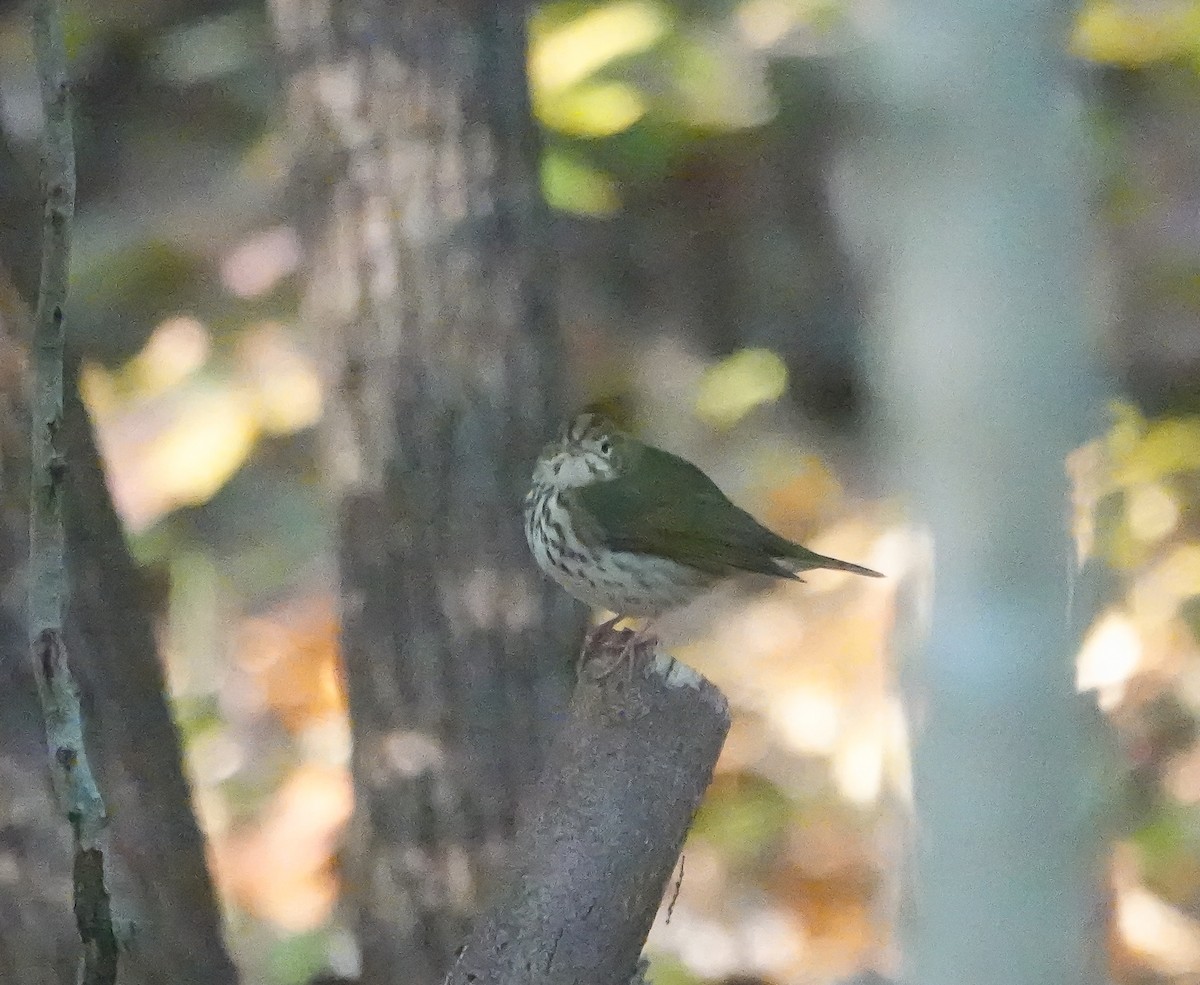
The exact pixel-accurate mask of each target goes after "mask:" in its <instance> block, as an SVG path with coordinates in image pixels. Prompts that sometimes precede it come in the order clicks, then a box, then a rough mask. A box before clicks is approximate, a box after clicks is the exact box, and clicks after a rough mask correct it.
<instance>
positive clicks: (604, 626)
mask: <svg viewBox="0 0 1200 985" xmlns="http://www.w3.org/2000/svg"><path fill="white" fill-rule="evenodd" d="M623 618H624V617H623V616H619V615H618V616H613V617H612V618H611V619H606V620H605V621H604V622H602V623H598V624H597V625H595V626H593V627H592V628H591V629H589V630H588V631H587V635H585V636H584V638H583V646H582V647H580V649H579V659H578V660H576V661H575V676H576V677H579V676H580V675H581V674H582V673H583V665H584V663H586V662H587V658H588V653H589V652H590V651H591V649H592V647H594V646H595V645H596V644H597V643H598V642H600V640H602V639H604V637H606V636H611V635H612V632H613V627H614V626H615V625H616V624H617V623H619V622H620V621H621V620H622V619H623Z"/></svg>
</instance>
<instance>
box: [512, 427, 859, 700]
mask: <svg viewBox="0 0 1200 985" xmlns="http://www.w3.org/2000/svg"><path fill="white" fill-rule="evenodd" d="M524 516H525V538H526V540H527V541H528V543H529V549H530V551H531V552H532V554H533V557H534V560H535V561H536V562H537V565H538V567H539V568H541V570H542V571H544V572H545V573H546V574H548V575H549V576H550V577H551V578H552V579H553V580H554V581H556V582H557V583H558V584H559V585H561V586H562V587H563V588H565V589H566V590H567V592H569V593H570V594H571V595H573V596H574V597H575V598H577V599H579V600H580V601H583V602H586V603H587V604H588V605H591V606H593V607H595V608H598V609H605V610H608V611H609V612H611V613H613V614H614V615H613V617H612V618H611V619H609V620H607V621H606V622H604V623H602V624H600V625H599V626H597V627H595V628H594V629H593V630H592V631H591V632H590V633H589V634H588V637H587V639H586V641H585V644H584V653H585V654H586V652H587V650H588V647H589V646H590V645H591V644H593V643H594V642H596V641H597V640H599V639H601V638H603V637H604V636H605V634H608V633H611V632H612V631H613V628H614V626H615V625H616V623H618V622H619V621H621V620H622V619H625V618H643V619H646V620H648V622H647V624H646V626H644V627H643V628H642V629H641V630H639V631H638V632H637V633H635V634H633V635H632V636H627V637H626V638H625V640H624V644H623V646H622V648H621V652H620V653H619V655H618V659H617V661H616V662H615V663H614V664H613V665H612V668H610V670H611V669H613V668H615V667H616V666H618V665H619V664H620V663H621V662H623V661H625V660H631V658H632V654H633V652H634V650H635V648H636V647H637V646H640V645H642V644H645V643H649V642H652V641H653V639H654V636H653V633H652V626H653V622H654V620H656V619H658V618H659V617H660V616H663V615H665V614H666V613H668V612H670V611H671V610H673V609H677V608H680V607H682V606H684V605H687V604H688V603H690V602H692V601H694V600H696V599H697V598H699V597H701V596H702V595H703V594H705V593H706V592H707V591H708V590H709V589H711V588H713V587H714V586H716V585H717V583H718V582H721V581H723V580H725V579H726V578H730V577H732V576H735V575H738V574H741V573H745V572H750V573H755V574H762V575H770V576H773V577H775V578H787V579H793V580H801V579H800V576H799V573H800V572H803V571H809V570H812V569H816V568H829V569H833V570H836V571H849V572H851V573H853V574H856V575H865V576H867V577H869V578H880V577H882V575H881V574H880V573H879V572H878V571H873V570H871V569H870V568H866V567H863V566H862V565H860V564H853V563H851V562H849V561H841V560H838V559H837V558H832V557H826V556H824V555H823V554H817V553H815V552H813V551H810V550H809V549H808V548H806V547H802V546H801V545H799V544H796V543H794V542H792V541H790V540H788V539H787V538H785V537H781V536H779V535H778V534H776V533H774V532H772V531H771V530H768V529H767V528H766V527H764V526H763V525H762V524H761V523H759V522H758V521H757V520H756V519H754V517H752V516H751V515H750V514H749V513H747V512H746V511H745V510H743V509H741V508H740V507H738V506H736V505H734V503H732V502H731V501H730V500H729V498H728V497H727V496H726V495H725V494H724V493H723V492H721V490H720V489H719V488H718V486H717V484H716V483H715V482H713V480H712V479H710V478H709V477H708V476H707V475H705V474H704V472H702V471H701V470H700V469H699V468H697V467H696V466H695V465H693V464H692V463H691V462H689V461H687V460H686V459H684V458H680V457H679V456H678V455H674V454H672V453H671V452H668V451H664V450H662V449H661V448H656V447H654V446H653V445H649V444H646V443H644V442H642V441H639V440H637V439H636V438H634V437H633V436H632V435H630V434H627V433H626V432H624V431H622V430H621V429H620V428H618V427H617V426H616V425H615V424H614V423H613V422H612V421H611V420H610V419H609V418H608V417H607V416H605V415H604V414H602V413H600V412H597V411H593V410H587V411H583V412H581V413H579V414H576V415H575V416H574V417H572V418H570V419H569V420H568V421H567V422H566V423H565V424H564V425H563V427H562V428H561V429H560V431H559V433H558V435H557V437H556V438H555V439H554V440H553V441H551V442H550V443H549V444H547V445H546V446H545V447H544V448H543V449H542V452H541V454H540V455H539V456H538V459H537V462H536V464H535V466H534V469H533V477H532V481H531V483H530V486H529V491H528V492H527V494H526V496H525V502H524ZM607 673H609V671H605V672H604V674H601V675H598V676H605V675H606V674H607Z"/></svg>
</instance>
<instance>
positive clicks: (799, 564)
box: [784, 544, 883, 578]
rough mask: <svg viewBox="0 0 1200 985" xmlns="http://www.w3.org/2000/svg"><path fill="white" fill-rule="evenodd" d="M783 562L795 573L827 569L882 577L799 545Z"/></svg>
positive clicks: (877, 573)
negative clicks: (793, 569) (792, 568)
mask: <svg viewBox="0 0 1200 985" xmlns="http://www.w3.org/2000/svg"><path fill="white" fill-rule="evenodd" d="M784 561H785V563H787V564H789V565H791V566H792V567H794V568H795V569H796V570H797V571H811V570H813V569H814V568H829V569H831V570H833V571H849V572H850V573H851V574H855V575H866V576H867V577H868V578H882V577H883V575H882V574H881V573H880V572H878V571H873V570H872V569H870V568H864V567H863V566H862V565H861V564H853V563H852V562H850V561H839V560H838V559H837V558H835V557H826V556H825V555H824V554H817V553H816V552H815V551H810V550H809V549H808V548H807V547H801V546H800V545H799V544H793V545H792V550H790V551H789V552H788V553H787V555H786V556H785V557H784Z"/></svg>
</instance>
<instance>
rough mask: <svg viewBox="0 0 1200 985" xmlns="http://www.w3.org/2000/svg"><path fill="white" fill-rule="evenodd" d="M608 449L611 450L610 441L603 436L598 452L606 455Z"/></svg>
mask: <svg viewBox="0 0 1200 985" xmlns="http://www.w3.org/2000/svg"><path fill="white" fill-rule="evenodd" d="M610 451H612V442H611V441H609V440H608V439H607V438H605V439H604V440H603V441H601V442H600V454H601V455H607V454H608V453H609V452H610Z"/></svg>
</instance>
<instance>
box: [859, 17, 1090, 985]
mask: <svg viewBox="0 0 1200 985" xmlns="http://www.w3.org/2000/svg"><path fill="white" fill-rule="evenodd" d="M896 14H897V16H896V18H895V19H894V21H893V22H891V23H889V24H888V26H887V30H886V32H883V33H882V34H881V35H880V41H879V44H878V46H877V47H875V48H873V49H871V50H870V51H869V52H868V53H866V54H865V56H864V59H863V61H862V63H861V64H859V65H858V66H857V68H858V69H860V70H861V71H860V72H859V74H857V75H853V76H850V77H848V79H849V81H850V82H851V83H852V85H853V87H861V88H851V89H850V90H849V91H850V92H851V93H852V94H853V95H855V96H856V97H865V98H864V101H863V103H862V104H861V105H862V108H863V110H864V119H865V120H866V121H867V122H868V124H873V125H874V126H875V127H876V128H877V129H876V130H875V131H874V132H873V138H874V139H870V138H867V137H864V139H863V140H862V142H861V143H860V144H859V145H857V146H856V147H855V149H854V150H855V153H856V155H857V156H856V157H852V158H851V159H850V161H849V162H848V165H847V168H846V169H845V172H844V174H843V177H845V178H846V179H847V181H846V184H845V186H844V190H845V191H846V194H845V196H844V198H843V206H844V209H845V211H844V215H845V218H846V220H847V227H848V228H849V229H850V230H851V231H852V233H853V234H854V237H855V239H856V241H857V245H858V246H859V247H860V248H861V251H860V252H861V253H863V254H867V255H868V256H869V258H870V259H871V260H872V261H874V262H876V263H877V264H878V267H877V270H878V272H879V273H880V274H881V281H882V287H883V290H882V291H881V293H880V297H879V305H878V309H877V312H876V314H877V322H878V328H879V331H878V333H877V336H876V348H875V354H874V355H875V359H876V365H877V369H878V371H879V372H878V379H879V381H880V393H881V396H882V398H883V401H882V411H883V421H884V430H883V433H882V435H881V440H880V445H881V447H883V448H887V449H888V450H889V451H890V452H891V453H892V454H893V455H894V457H895V462H896V463H897V465H898V467H899V473H900V475H901V477H902V479H903V481H904V484H905V485H906V487H907V488H908V489H909V490H910V491H911V494H912V497H913V501H914V506H915V508H916V510H917V512H918V514H919V517H920V518H921V520H923V521H924V522H926V523H928V525H929V528H930V531H931V533H932V536H933V548H934V557H935V560H936V584H935V585H934V586H933V597H932V606H931V607H928V606H927V605H923V606H922V609H923V613H924V614H927V616H928V618H929V620H930V622H929V635H928V639H927V641H926V642H925V645H924V646H923V648H921V651H920V652H919V653H918V652H914V653H910V654H906V656H907V657H908V659H909V660H911V661H912V664H910V666H909V667H908V668H906V672H905V677H906V683H907V693H908V698H909V708H910V711H911V714H912V720H913V729H914V743H913V794H914V800H915V809H916V833H915V866H914V883H913V886H912V912H911V922H910V925H909V928H908V930H909V936H908V939H907V942H906V946H907V951H908V958H909V962H908V967H907V968H906V974H905V976H904V977H905V980H907V981H911V982H913V983H914V985H961V983H964V982H970V983H971V985H1045V983H1047V982H1054V983H1056V985H1084V983H1094V982H1098V981H1101V980H1103V979H1104V977H1105V975H1104V970H1103V962H1104V951H1103V942H1104V936H1105V935H1104V931H1105V907H1104V903H1105V899H1104V895H1103V892H1102V875H1101V874H1102V870H1103V867H1102V863H1101V854H1100V835H1101V830H1102V829H1101V818H1100V815H1099V810H1098V809H1099V807H1100V803H1099V800H1100V793H1101V791H1100V789H1098V779H1099V774H1100V769H1101V767H1102V763H1103V758H1102V755H1103V753H1102V750H1103V748H1104V744H1103V742H1102V741H1100V738H1101V732H1100V729H1101V725H1100V718H1099V715H1098V713H1097V712H1096V709H1095V706H1094V702H1093V701H1092V699H1091V697H1090V696H1081V695H1078V694H1077V693H1076V691H1075V687H1074V664H1073V657H1074V655H1075V652H1076V649H1077V647H1078V642H1079V632H1080V624H1081V622H1082V621H1083V619H1082V618H1081V617H1085V616H1086V615H1087V613H1086V612H1080V611H1079V606H1078V605H1074V603H1075V598H1074V595H1073V590H1074V587H1075V575H1074V571H1075V565H1074V560H1075V558H1074V551H1073V547H1072V543H1071V537H1070V530H1069V525H1068V524H1069V516H1070V498H1069V494H1070V490H1069V487H1068V481H1067V474H1066V470H1065V458H1066V455H1067V453H1068V452H1069V451H1070V450H1071V449H1072V448H1073V447H1075V446H1076V445H1078V444H1079V443H1081V442H1082V441H1083V440H1084V439H1085V438H1087V437H1089V428H1090V427H1094V426H1096V425H1097V424H1098V423H1099V421H1098V419H1097V416H1096V415H1095V411H1096V410H1097V407H1098V404H1097V400H1096V397H1097V393H1098V390H1099V387H1098V384H1097V377H1096V373H1095V369H1094V363H1093V360H1094V358H1095V353H1094V342H1093V339H1092V338H1091V332H1090V328H1091V326H1090V324H1089V315H1092V314H1093V312H1091V311H1090V310H1089V306H1088V303H1087V301H1088V296H1087V292H1088V287H1089V283H1090V282H1091V281H1092V272H1091V271H1090V270H1089V265H1088V263H1087V245H1088V235H1087V232H1088V230H1087V225H1088V224H1087V216H1088V202H1089V196H1090V191H1091V189H1090V184H1089V182H1088V180H1087V167H1086V154H1085V148H1084V145H1083V138H1082V123H1081V120H1080V116H1079V112H1078V107H1077V103H1076V98H1075V95H1074V93H1073V92H1072V86H1071V83H1070V74H1071V71H1072V68H1071V65H1070V63H1069V62H1068V60H1067V58H1066V57H1065V55H1064V54H1063V52H1062V47H1061V46H1062V44H1063V42H1064V40H1065V37H1066V30H1067V26H1068V24H1067V20H1066V18H1065V16H1064V14H1065V11H1064V9H1063V8H1062V7H1060V6H1059V5H1057V4H1050V3H1040V4H1008V5H1005V4H995V3H988V2H976V3H967V4H965V5H963V4H959V3H945V2H941V0H928V2H925V3H922V4H918V5H916V6H914V7H911V8H905V9H904V10H903V11H899V10H897V12H896ZM1073 605H1074V608H1073Z"/></svg>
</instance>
